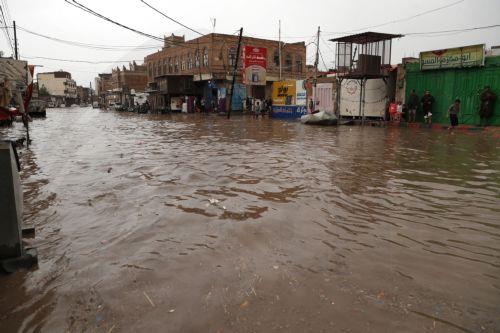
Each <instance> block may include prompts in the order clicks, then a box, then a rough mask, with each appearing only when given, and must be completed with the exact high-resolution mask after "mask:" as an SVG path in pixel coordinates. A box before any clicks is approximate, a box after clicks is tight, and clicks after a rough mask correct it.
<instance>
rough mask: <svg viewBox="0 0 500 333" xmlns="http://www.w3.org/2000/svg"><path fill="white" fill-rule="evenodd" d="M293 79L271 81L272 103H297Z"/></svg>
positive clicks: (295, 85) (295, 86) (295, 84)
mask: <svg viewBox="0 0 500 333" xmlns="http://www.w3.org/2000/svg"><path fill="white" fill-rule="evenodd" d="M296 90H297V83H296V81H295V80H285V81H279V82H273V105H297V104H296Z"/></svg>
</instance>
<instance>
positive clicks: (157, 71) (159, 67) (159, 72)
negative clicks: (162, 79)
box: [156, 60, 161, 76]
mask: <svg viewBox="0 0 500 333" xmlns="http://www.w3.org/2000/svg"><path fill="white" fill-rule="evenodd" d="M160 75H161V62H160V60H158V61H157V62H156V76H160Z"/></svg>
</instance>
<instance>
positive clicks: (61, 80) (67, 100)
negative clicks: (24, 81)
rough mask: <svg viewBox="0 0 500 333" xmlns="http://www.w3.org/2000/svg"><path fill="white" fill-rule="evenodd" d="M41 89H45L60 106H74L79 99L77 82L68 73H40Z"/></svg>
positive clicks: (38, 78) (39, 82)
mask: <svg viewBox="0 0 500 333" xmlns="http://www.w3.org/2000/svg"><path fill="white" fill-rule="evenodd" d="M37 82H38V86H39V89H42V88H45V89H46V90H47V91H48V93H49V95H50V96H51V98H52V99H53V100H54V101H55V102H56V103H58V104H61V103H62V104H68V105H69V104H73V103H74V102H75V101H76V98H77V88H76V82H75V81H74V80H73V79H72V78H71V73H69V72H66V71H57V72H48V73H38V74H37Z"/></svg>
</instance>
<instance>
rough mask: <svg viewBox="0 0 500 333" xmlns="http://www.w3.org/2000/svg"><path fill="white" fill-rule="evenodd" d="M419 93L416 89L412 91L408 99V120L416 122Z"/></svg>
mask: <svg viewBox="0 0 500 333" xmlns="http://www.w3.org/2000/svg"><path fill="white" fill-rule="evenodd" d="M418 101H419V99H418V95H417V94H416V93H415V89H412V90H411V92H410V98H409V99H408V122H409V123H414V122H415V118H416V115H417V109H418Z"/></svg>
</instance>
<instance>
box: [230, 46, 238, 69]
mask: <svg viewBox="0 0 500 333" xmlns="http://www.w3.org/2000/svg"><path fill="white" fill-rule="evenodd" d="M236 52H237V51H236V48H235V47H231V48H230V49H229V50H228V53H229V54H228V63H229V67H231V68H234V65H235V64H236Z"/></svg>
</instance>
